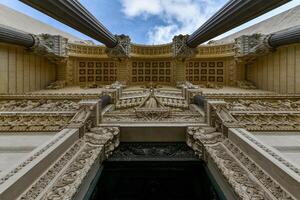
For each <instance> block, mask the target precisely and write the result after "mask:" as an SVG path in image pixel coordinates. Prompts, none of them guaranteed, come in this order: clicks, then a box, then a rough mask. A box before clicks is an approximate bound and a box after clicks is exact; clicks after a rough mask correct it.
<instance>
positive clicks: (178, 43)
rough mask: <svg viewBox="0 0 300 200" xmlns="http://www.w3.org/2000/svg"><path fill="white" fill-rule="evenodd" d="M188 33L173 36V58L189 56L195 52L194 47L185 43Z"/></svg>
mask: <svg viewBox="0 0 300 200" xmlns="http://www.w3.org/2000/svg"><path fill="white" fill-rule="evenodd" d="M188 37H189V35H177V36H174V38H173V44H172V51H173V57H175V58H182V59H185V58H191V57H194V56H195V54H196V53H197V49H196V48H191V47H189V46H188V45H187V39H188Z"/></svg>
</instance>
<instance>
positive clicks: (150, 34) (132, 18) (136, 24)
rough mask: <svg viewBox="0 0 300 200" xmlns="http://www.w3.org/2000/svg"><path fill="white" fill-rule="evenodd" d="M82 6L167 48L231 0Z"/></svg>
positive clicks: (9, 2)
mask: <svg viewBox="0 0 300 200" xmlns="http://www.w3.org/2000/svg"><path fill="white" fill-rule="evenodd" d="M80 2H81V3H82V4H83V5H84V6H85V7H86V8H87V9H88V10H89V11H90V12H91V13H92V14H93V15H94V16H95V17H96V18H97V19H98V20H99V21H100V22H101V23H102V24H103V25H104V26H105V27H106V28H108V30H110V32H112V33H113V34H126V35H129V36H130V38H131V41H132V42H133V43H140V44H163V43H169V42H171V41H172V38H173V37H174V36H175V35H178V34H191V33H192V32H193V31H195V30H196V29H197V28H199V27H200V26H201V25H202V24H203V23H204V22H205V21H206V20H208V19H209V18H210V17H211V16H212V15H213V14H214V13H215V12H216V11H217V10H219V9H220V8H221V7H222V6H223V5H224V4H225V3H226V2H227V0H80ZM0 3H2V4H4V5H6V6H9V7H11V8H13V9H15V10H18V11H20V12H22V13H25V14H27V15H29V16H31V17H33V18H35V19H38V20H40V21H42V22H44V23H47V24H50V25H52V26H54V27H56V28H58V29H60V30H63V31H65V32H68V33H71V34H73V35H75V36H77V37H79V38H82V39H85V40H91V38H89V37H87V36H85V35H83V34H82V33H79V32H78V31H76V30H74V29H72V28H70V27H68V26H66V25H64V24H61V23H60V22H58V21H56V20H54V19H52V18H50V17H48V16H46V15H44V14H42V13H41V12H39V11H37V10H34V9H32V8H31V7H29V6H27V5H25V4H23V3H21V2H20V1H18V0H0ZM297 5H300V0H292V1H290V2H289V3H287V4H285V5H283V6H281V7H279V8H277V9H274V10H273V11H270V12H269V13H266V14H264V15H262V16H260V17H258V18H256V19H254V20H251V21H249V22H247V23H246V24H243V25H241V26H239V27H237V28H235V29H233V30H231V31H229V32H227V33H224V34H222V35H221V36H218V37H217V38H215V39H219V38H222V37H225V36H227V35H229V34H232V33H234V32H237V31H239V30H242V29H244V28H247V27H249V26H251V25H253V24H256V23H258V22H260V21H263V20H265V19H267V18H270V17H272V16H274V15H277V14H279V13H281V12H283V11H286V10H288V9H290V8H293V7H295V6H297Z"/></svg>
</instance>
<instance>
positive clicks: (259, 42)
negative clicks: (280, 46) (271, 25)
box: [235, 34, 274, 61]
mask: <svg viewBox="0 0 300 200" xmlns="http://www.w3.org/2000/svg"><path fill="white" fill-rule="evenodd" d="M270 37H271V35H262V34H253V35H242V36H240V37H238V38H236V39H235V52H236V53H235V57H236V58H237V60H238V61H251V60H254V59H255V58H256V57H258V56H262V55H265V54H267V53H269V52H271V51H273V50H274V48H273V47H271V46H270V44H269V38H270Z"/></svg>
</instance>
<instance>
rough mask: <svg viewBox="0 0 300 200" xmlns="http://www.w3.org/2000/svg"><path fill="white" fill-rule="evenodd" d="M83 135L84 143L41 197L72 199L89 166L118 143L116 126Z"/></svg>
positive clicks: (102, 157) (109, 152) (102, 158)
mask: <svg viewBox="0 0 300 200" xmlns="http://www.w3.org/2000/svg"><path fill="white" fill-rule="evenodd" d="M91 131H93V132H90V133H86V135H85V137H84V141H85V142H84V143H85V144H84V145H83V147H82V149H81V150H80V152H79V153H78V154H76V157H75V158H74V159H72V161H71V162H70V163H69V164H68V166H67V169H66V170H65V171H64V172H63V173H62V174H61V175H60V176H59V177H58V179H56V181H55V183H54V184H53V186H52V187H51V188H50V189H49V190H48V191H47V192H45V194H44V195H43V197H42V199H73V198H74V196H75V195H76V193H77V192H78V188H79V187H80V186H81V184H82V183H83V180H84V179H85V178H86V176H87V174H88V173H89V171H90V169H91V167H92V166H93V165H94V164H95V162H96V161H98V162H99V161H100V163H101V162H102V161H103V160H104V159H106V158H107V157H108V156H109V155H111V153H112V151H113V150H114V149H115V148H116V147H117V146H118V145H119V138H118V137H119V129H118V128H116V127H101V128H98V127H97V128H94V129H92V130H91Z"/></svg>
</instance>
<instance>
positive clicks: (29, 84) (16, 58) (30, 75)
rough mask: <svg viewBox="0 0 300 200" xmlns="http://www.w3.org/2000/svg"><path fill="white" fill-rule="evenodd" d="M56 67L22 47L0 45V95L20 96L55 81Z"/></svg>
mask: <svg viewBox="0 0 300 200" xmlns="http://www.w3.org/2000/svg"><path fill="white" fill-rule="evenodd" d="M55 75H56V66H55V64H53V63H50V62H49V61H48V60H47V59H46V58H43V57H41V56H38V55H34V54H29V53H28V52H26V51H25V50H24V49H23V48H22V47H17V46H13V45H5V44H0V94H1V93H2V94H20V93H25V92H32V91H35V90H40V89H43V88H45V87H46V86H47V85H48V84H49V83H50V82H53V81H55V78H56V77H55Z"/></svg>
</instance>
